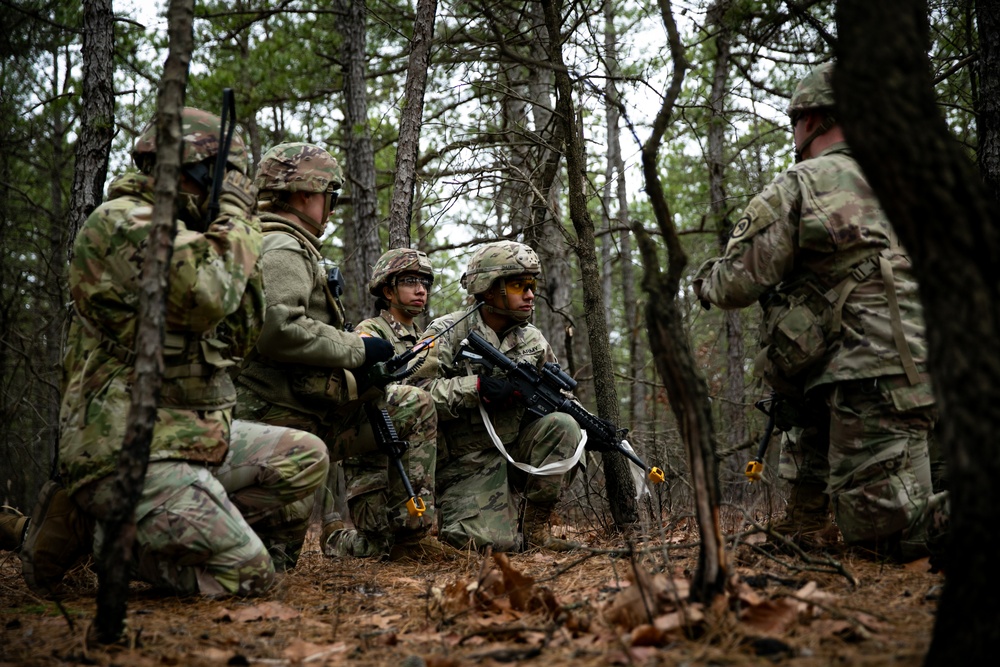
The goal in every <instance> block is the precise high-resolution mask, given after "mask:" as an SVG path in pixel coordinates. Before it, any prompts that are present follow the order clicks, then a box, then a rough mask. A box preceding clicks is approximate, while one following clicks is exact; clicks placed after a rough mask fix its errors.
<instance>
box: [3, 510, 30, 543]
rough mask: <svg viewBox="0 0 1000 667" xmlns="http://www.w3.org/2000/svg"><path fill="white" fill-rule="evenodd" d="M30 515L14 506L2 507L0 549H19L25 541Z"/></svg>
mask: <svg viewBox="0 0 1000 667" xmlns="http://www.w3.org/2000/svg"><path fill="white" fill-rule="evenodd" d="M26 523H28V517H26V516H24V515H23V514H21V513H20V512H18V511H17V510H16V509H14V508H13V507H8V506H7V505H4V506H3V507H0V550H3V551H17V550H18V549H20V548H21V543H22V542H23V541H24V525H25V524H26Z"/></svg>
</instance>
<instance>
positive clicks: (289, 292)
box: [257, 233, 365, 368]
mask: <svg viewBox="0 0 1000 667" xmlns="http://www.w3.org/2000/svg"><path fill="white" fill-rule="evenodd" d="M265 246H266V247H265V252H264V255H263V257H262V258H261V265H262V268H263V273H264V294H265V298H266V300H267V309H266V312H265V315H264V326H263V328H262V329H261V333H260V337H259V338H258V339H257V350H258V351H259V352H260V353H261V354H263V355H265V356H266V357H268V358H270V359H273V360H275V361H279V362H282V363H297V364H304V365H308V366H320V367H326V368H357V367H358V366H360V365H361V364H362V363H363V362H364V360H365V347H364V343H363V342H362V340H361V337H360V336H358V335H357V334H356V333H350V332H347V331H344V330H343V329H341V328H340V327H338V326H334V325H332V324H330V322H331V321H333V317H332V315H331V314H330V311H329V307H328V304H327V297H326V292H325V289H326V287H325V285H324V283H325V280H326V276H325V275H321V271H320V270H319V266H318V265H317V264H316V262H315V261H314V260H313V259H312V258H311V257H310V256H309V255H308V254H307V253H306V252H305V250H303V249H302V247H301V246H300V245H299V242H298V241H297V240H296V239H295V238H293V237H292V236H289V235H287V234H280V233H276V234H268V235H267V240H266V244H265Z"/></svg>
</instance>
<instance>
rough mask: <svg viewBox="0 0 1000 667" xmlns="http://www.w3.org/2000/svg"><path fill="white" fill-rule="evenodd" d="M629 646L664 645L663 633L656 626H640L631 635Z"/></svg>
mask: <svg viewBox="0 0 1000 667" xmlns="http://www.w3.org/2000/svg"><path fill="white" fill-rule="evenodd" d="M629 644H631V645H632V646H660V645H662V644H663V632H662V631H660V630H659V628H657V627H656V626H654V625H648V624H644V625H639V626H636V627H635V628H633V630H632V632H631V633H629Z"/></svg>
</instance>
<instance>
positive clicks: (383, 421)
mask: <svg viewBox="0 0 1000 667" xmlns="http://www.w3.org/2000/svg"><path fill="white" fill-rule="evenodd" d="M365 414H366V415H368V423H369V424H371V426H372V431H373V432H374V433H375V442H376V443H378V447H379V449H381V450H382V453H384V454H385V455H386V456H388V457H389V459H390V460H391V461H392V463H393V465H395V466H396V471H397V472H398V473H399V478H400V479H401V480H403V488H404V489H406V494H407V495H408V496H409V497H410V499H409V500H407V501H406V511H407V512H408V513H409V514H410V516H415V517H419V516H423V514H424V512H425V511H427V507H426V505H424V499H423V498H421V497H420V496H418V495H417V494H416V493H414V492H413V486H412V485H411V484H410V478H409V477H407V476H406V469H405V468H404V467H403V453H404V452H405V451H406V449H407V448H408V447H409V446H410V443H409V442H407V441H406V440H400V439H399V436H398V435H397V434H396V428H395V427H394V426H393V425H392V419H390V418H389V411H388V410H386V409H385V408H380V407H378V406H377V405H375V403H374V402H372V401H366V402H365Z"/></svg>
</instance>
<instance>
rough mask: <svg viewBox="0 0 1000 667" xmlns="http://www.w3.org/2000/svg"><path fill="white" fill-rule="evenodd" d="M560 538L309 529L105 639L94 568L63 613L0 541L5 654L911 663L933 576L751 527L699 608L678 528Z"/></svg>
mask: <svg viewBox="0 0 1000 667" xmlns="http://www.w3.org/2000/svg"><path fill="white" fill-rule="evenodd" d="M564 530H565V529H564ZM567 537H571V538H574V539H580V540H583V541H585V542H586V543H587V544H589V545H590V547H589V549H588V550H585V551H577V552H572V553H555V552H551V551H546V550H542V551H535V552H529V553H524V554H510V555H506V556H504V555H499V556H485V555H482V554H478V553H465V554H464V556H463V557H462V558H461V559H459V560H456V561H450V562H434V563H430V564H412V563H378V562H372V561H366V560H356V559H340V560H335V559H329V558H325V557H324V556H322V554H321V553H320V552H319V548H318V543H317V540H316V536H315V535H314V534H312V535H311V536H310V539H309V540H308V541H307V544H306V549H305V551H304V552H303V555H302V558H301V560H300V562H299V566H298V567H297V568H296V569H295V570H294V571H291V572H288V573H286V574H283V575H279V579H278V583H277V585H276V586H275V588H274V589H273V590H272V591H271V592H269V593H268V594H267V595H266V596H263V597H260V598H254V599H227V600H207V599H200V598H185V599H178V598H164V597H159V596H156V595H154V594H153V593H152V592H150V591H148V590H144V588H143V586H142V585H141V584H135V585H134V590H133V593H132V596H131V598H130V601H129V607H128V627H129V632H128V641H127V642H123V643H122V644H121V645H112V646H102V645H99V644H96V643H94V642H92V641H87V640H86V637H87V630H88V628H89V627H90V625H91V622H92V619H93V616H94V611H95V602H94V595H95V593H96V587H97V579H96V576H95V575H94V574H93V571H92V569H91V568H90V567H88V566H86V565H84V566H81V567H78V568H77V569H76V570H74V571H73V572H72V573H71V576H70V577H69V580H68V584H69V585H68V594H67V597H66V598H65V599H64V600H63V602H62V606H63V608H64V610H65V614H63V613H62V612H61V611H60V609H59V608H58V607H57V605H56V604H55V603H53V602H50V601H46V600H43V599H40V598H38V597H36V596H34V595H32V594H31V593H30V592H29V591H28V589H27V587H26V586H25V585H24V582H23V580H22V579H21V577H20V562H19V561H18V559H17V557H16V556H15V555H13V554H10V553H6V552H0V613H2V630H0V665H66V664H86V665H137V666H143V665H192V666H199V665H310V666H312V665H316V666H322V665H339V664H345V663H348V662H349V663H351V664H353V665H362V666H363V665H393V666H394V667H422V666H426V667H458V666H462V665H473V664H477V665H500V664H531V665H540V666H544V667H561V666H563V665H566V666H568V665H574V666H578V667H585V666H590V665H595V666H596V665H689V664H690V665H706V664H711V665H772V664H781V665H796V666H812V665H817V666H818V665H835V664H843V665H919V664H921V662H922V657H923V655H924V654H925V653H926V651H927V648H928V646H929V644H930V638H931V632H932V628H933V624H934V615H935V610H936V607H937V601H936V591H938V590H939V585H940V584H942V583H943V578H942V575H937V574H931V573H930V572H929V570H928V566H927V563H926V562H925V561H918V562H916V563H911V564H908V565H906V566H898V565H888V564H880V563H877V562H873V561H870V560H865V559H861V558H859V557H857V556H855V555H852V554H849V553H839V554H837V560H832V559H829V560H828V559H824V558H821V559H818V560H817V559H814V560H813V562H811V563H810V562H807V561H805V560H804V559H803V558H801V557H793V556H783V555H776V554H774V553H771V552H767V551H765V550H763V549H761V546H760V544H759V543H755V542H757V541H758V540H760V538H762V537H763V536H762V535H754V536H751V537H749V538H747V539H744V540H742V541H741V542H740V543H739V544H738V546H736V547H735V548H734V549H733V550H732V551H731V552H730V555H731V569H730V572H731V579H730V581H729V583H728V585H727V586H726V593H725V595H723V596H720V597H719V598H718V599H717V600H716V602H715V604H713V605H712V606H711V607H709V608H705V607H703V606H702V605H700V604H691V603H687V602H685V600H686V597H687V590H688V587H689V585H690V576H691V573H692V572H693V571H694V569H695V566H696V562H697V557H698V547H697V545H696V544H695V543H694V542H693V541H691V539H690V536H688V535H675V536H669V537H668V536H662V537H660V538H658V539H656V540H652V541H644V542H641V543H639V544H635V545H634V546H633V547H632V549H631V550H630V549H629V548H628V546H627V545H625V544H623V543H622V541H621V540H618V541H613V540H608V539H599V538H596V537H594V536H593V535H573V534H569V535H567ZM852 580H853V581H852Z"/></svg>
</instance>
